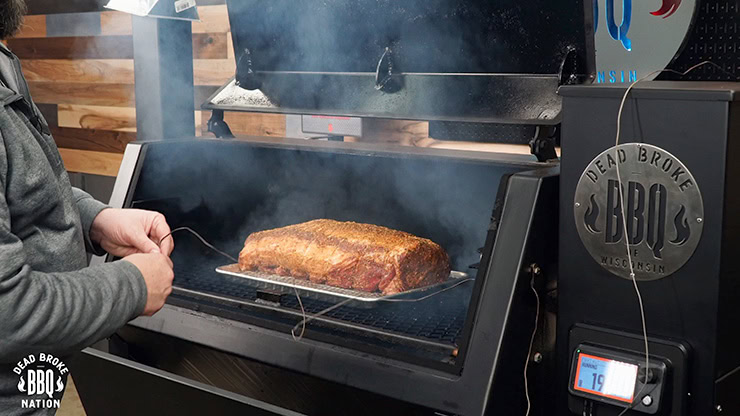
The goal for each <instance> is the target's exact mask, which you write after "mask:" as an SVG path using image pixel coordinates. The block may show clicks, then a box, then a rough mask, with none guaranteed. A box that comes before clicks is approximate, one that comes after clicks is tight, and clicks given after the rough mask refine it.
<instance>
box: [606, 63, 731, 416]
mask: <svg viewBox="0 0 740 416" xmlns="http://www.w3.org/2000/svg"><path fill="white" fill-rule="evenodd" d="M707 64H709V65H713V66H715V67H717V68H719V69H720V70H721V71H723V72H724V73H726V74H728V75H730V76H733V77H734V76H735V75H734V74H731V73H729V72H728V71H727V70H725V69H724V68H722V67H721V66H719V65H717V64H715V63H714V62H711V61H703V62H700V63H698V64H696V65H694V66H692V67H691V68H689V69H687V70H686V71H684V72H679V71H675V70H673V69H660V70H657V71H653V72H651V73H649V74H647V75H645V76H643V77H642V78H640V79H638V80H636V81H634V82H633V83H631V84H630V85H629V87H627V89H626V90H625V91H624V96H622V102H621V103H620V104H619V112H618V113H617V137H616V140H615V144H614V157H615V158H616V159H615V160H616V161H617V164H616V168H617V169H616V172H617V182H618V183H619V184H620V186H619V187H618V189H619V200H620V210H621V214H622V224H623V225H624V241H625V245H626V247H627V262H628V263H629V268H630V278H631V279H632V284H633V285H634V287H635V294H637V301H638V303H639V305H640V319H641V320H642V336H643V340H644V342H645V381H644V382H643V384H642V387H641V388H640V390H639V391H638V392H637V394H635V398H634V400H632V403H630V405H629V406H628V407H626V408H625V409H624V410H622V412H621V413H619V415H618V416H623V415H624V414H625V413H627V411H629V410H631V409H632V408H634V407H635V405H636V404H637V403H638V402H639V400H640V395H641V394H642V392H643V390H644V389H645V387H646V385H647V382H648V373H649V371H650V351H649V346H648V335H647V324H646V319H645V306H644V305H643V302H642V294H641V293H640V288H639V286H638V285H637V279H636V278H635V270H634V268H633V265H632V253H631V251H630V241H629V239H630V236H629V234H628V230H627V215H626V212H625V208H624V205H625V201H624V190H623V189H622V186H621V185H622V176H621V174H620V169H619V154H618V152H619V149H618V148H617V147H618V146H619V139H620V134H621V132H622V112H623V111H624V104H625V102H626V101H627V96H628V95H629V93H630V91H632V88H634V86H635V85H637V83H639V82H642V81H645V80H646V79H648V78H650V77H652V76H654V75H657V74H660V73H663V72H671V73H674V74H678V75H680V76H684V75H687V74H688V73H690V72H691V71H693V70H695V69H696V68H699V67H701V66H704V65H707Z"/></svg>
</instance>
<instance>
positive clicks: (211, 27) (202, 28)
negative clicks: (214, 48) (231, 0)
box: [193, 4, 231, 33]
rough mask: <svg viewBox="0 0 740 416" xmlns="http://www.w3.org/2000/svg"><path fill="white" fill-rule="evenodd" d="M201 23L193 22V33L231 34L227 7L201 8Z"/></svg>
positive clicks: (199, 11) (199, 10) (199, 12)
mask: <svg viewBox="0 0 740 416" xmlns="http://www.w3.org/2000/svg"><path fill="white" fill-rule="evenodd" d="M198 14H199V15H200V22H193V33H229V32H231V26H230V25H229V14H228V11H227V10H226V5H225V4H223V5H218V6H199V7H198Z"/></svg>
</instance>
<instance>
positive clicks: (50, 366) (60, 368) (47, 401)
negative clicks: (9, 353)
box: [13, 352, 69, 409]
mask: <svg viewBox="0 0 740 416" xmlns="http://www.w3.org/2000/svg"><path fill="white" fill-rule="evenodd" d="M13 372H14V373H15V374H17V375H18V376H19V377H20V379H19V380H18V391H19V392H21V394H25V395H26V396H28V397H26V398H22V399H21V403H20V406H21V408H22V409H59V406H60V405H61V399H59V398H58V397H59V393H61V392H62V391H64V380H63V376H64V375H65V374H67V373H68V372H69V369H68V368H67V366H66V365H65V364H64V362H63V361H62V360H60V359H59V358H57V357H55V356H53V355H51V354H44V353H43V352H42V353H40V354H38V355H36V354H30V355H29V356H27V357H25V358H23V360H21V361H19V362H18V363H17V364H16V365H15V367H14V368H13ZM55 396H56V397H57V398H55Z"/></svg>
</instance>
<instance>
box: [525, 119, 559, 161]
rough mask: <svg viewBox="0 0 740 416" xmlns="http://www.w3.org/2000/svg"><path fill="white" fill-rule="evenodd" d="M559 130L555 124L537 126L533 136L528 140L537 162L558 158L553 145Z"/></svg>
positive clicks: (555, 142)
mask: <svg viewBox="0 0 740 416" xmlns="http://www.w3.org/2000/svg"><path fill="white" fill-rule="evenodd" d="M559 135H560V131H559V129H558V127H557V126H537V129H536V130H535V133H534V137H533V138H532V140H530V142H529V148H530V150H531V152H532V154H533V155H535V156H536V157H537V161H539V162H547V161H550V160H556V159H557V158H558V154H557V152H555V145H556V144H557V138H558V136H559Z"/></svg>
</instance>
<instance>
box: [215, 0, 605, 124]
mask: <svg viewBox="0 0 740 416" xmlns="http://www.w3.org/2000/svg"><path fill="white" fill-rule="evenodd" d="M226 3H227V6H228V9H229V19H230V21H231V30H232V36H233V40H234V50H235V57H236V61H237V74H236V78H235V80H233V81H231V82H230V83H229V84H227V85H225V86H224V87H223V88H222V89H221V90H219V91H218V92H217V93H216V94H214V95H213V96H212V97H211V98H210V99H209V101H208V102H207V103H206V104H204V106H203V108H204V109H223V110H230V111H259V112H280V113H296V114H327V115H342V116H361V117H381V118H400V119H421V120H455V121H487V122H504V123H528V124H530V123H531V124H554V123H557V122H558V121H559V118H560V117H559V115H560V108H561V103H560V98H559V97H558V96H557V94H556V90H557V88H558V86H559V85H561V84H564V83H580V82H584V81H585V80H587V79H589V78H590V77H592V76H593V73H594V66H595V59H594V47H593V33H592V31H593V12H592V6H591V1H590V0H575V1H574V0H528V1H526V0H465V1H462V0H457V1H453V0H227V2H226ZM563 74H565V76H563Z"/></svg>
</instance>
